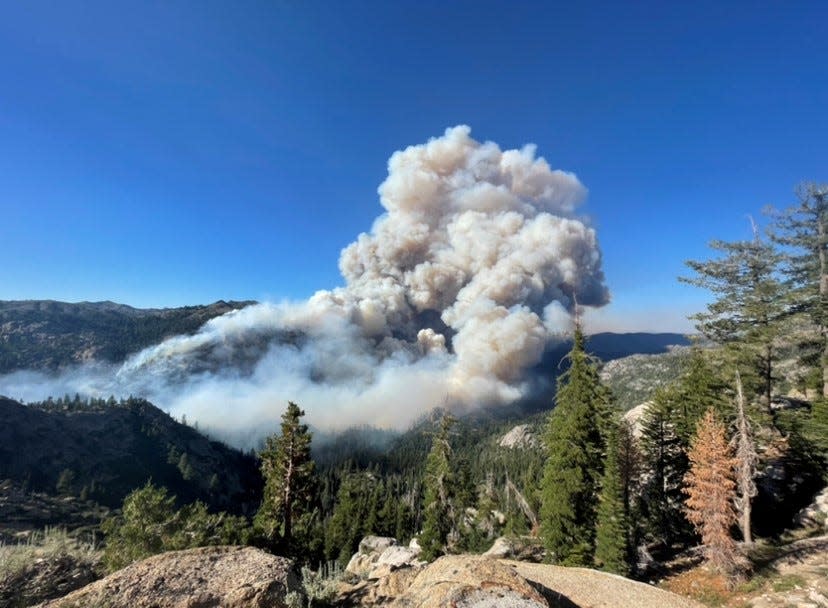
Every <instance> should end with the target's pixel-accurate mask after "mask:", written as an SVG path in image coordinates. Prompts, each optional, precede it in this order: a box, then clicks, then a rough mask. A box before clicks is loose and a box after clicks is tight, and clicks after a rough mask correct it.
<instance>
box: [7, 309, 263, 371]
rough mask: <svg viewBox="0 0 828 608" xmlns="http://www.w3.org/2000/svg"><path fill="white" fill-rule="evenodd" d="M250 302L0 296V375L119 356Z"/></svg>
mask: <svg viewBox="0 0 828 608" xmlns="http://www.w3.org/2000/svg"><path fill="white" fill-rule="evenodd" d="M249 304H252V302H232V301H231V302H224V301H220V302H215V303H213V304H209V305H205V306H185V307H182V308H164V309H140V308H132V307H131V306H126V305H124V304H115V303H114V302H80V303H77V304H70V303H67V302H55V301H51V300H24V301H0V374H4V373H8V372H11V371H15V370H20V369H37V370H56V369H59V368H62V367H66V366H68V365H72V364H76V363H81V362H87V361H93V360H97V361H106V362H111V363H117V362H120V361H123V360H124V359H125V358H126V356H127V355H129V354H130V353H134V352H137V351H139V350H141V349H143V348H145V347H147V346H150V345H152V344H157V343H158V342H160V341H161V340H163V339H164V338H167V337H170V336H173V335H178V334H189V333H193V332H195V331H196V330H197V329H198V328H199V327H201V326H202V325H203V324H204V323H206V322H207V321H209V320H210V319H212V318H214V317H217V316H219V315H223V314H225V313H227V312H229V311H231V310H237V309H239V308H243V307H245V306H247V305H249Z"/></svg>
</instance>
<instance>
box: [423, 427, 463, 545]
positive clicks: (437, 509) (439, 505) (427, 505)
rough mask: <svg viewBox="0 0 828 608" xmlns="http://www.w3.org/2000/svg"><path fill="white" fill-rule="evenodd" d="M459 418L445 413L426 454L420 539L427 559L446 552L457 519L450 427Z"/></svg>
mask: <svg viewBox="0 0 828 608" xmlns="http://www.w3.org/2000/svg"><path fill="white" fill-rule="evenodd" d="M456 422H457V419H456V418H454V417H453V416H452V415H451V414H448V413H445V414H443V416H442V418H441V419H440V426H439V429H438V431H437V433H435V435H434V436H433V439H432V444H431V450H430V451H429V453H428V457H427V458H426V465H425V474H424V477H423V486H424V490H425V502H424V504H423V510H424V517H423V531H422V534H420V537H419V542H420V547H422V556H423V559H426V560H428V561H430V560H432V559H434V558H435V557H437V556H439V555H441V554H442V553H444V552H445V549H446V543H447V540H448V537H449V533H450V532H451V531H452V528H453V524H454V521H455V511H454V507H455V506H454V495H453V492H454V486H455V482H456V476H455V472H454V470H453V466H452V465H453V463H452V460H453V458H452V449H451V429H452V427H453V426H454V425H455V423H456Z"/></svg>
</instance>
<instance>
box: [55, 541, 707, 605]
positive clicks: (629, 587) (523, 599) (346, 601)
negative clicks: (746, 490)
mask: <svg viewBox="0 0 828 608" xmlns="http://www.w3.org/2000/svg"><path fill="white" fill-rule="evenodd" d="M391 548H393V547H391ZM388 549H389V547H388V546H386V547H382V551H381V552H382V553H385V552H386V551H387V550H388ZM397 549H400V548H399V547H397ZM398 553H399V552H398ZM376 557H377V559H376V560H375V562H374V564H375V565H378V566H379V567H378V568H373V569H372V572H371V573H370V574H368V575H365V577H359V576H355V575H351V578H350V582H345V581H343V582H340V583H339V586H338V589H337V591H336V594H335V597H333V598H331V599H330V600H329V601H331V602H332V603H333V604H334V605H339V606H389V607H391V608H444V607H445V608H449V607H452V608H496V607H497V608H549V607H555V608H559V607H560V608H573V607H582V608H588V607H589V608H599V607H607V608H609V607H610V606H612V607H614V608H698V606H699V604H697V603H695V602H693V601H691V600H688V599H686V598H683V597H680V596H678V595H675V594H672V593H669V592H667V591H663V590H660V589H657V588H654V587H651V586H648V585H645V584H643V583H636V582H633V581H630V580H628V579H625V578H622V577H619V576H613V575H609V574H605V573H601V572H596V571H592V570H587V569H583V568H561V567H555V566H547V565H542V564H529V563H523V562H517V561H509V560H503V559H494V558H488V557H485V556H471V555H452V556H446V557H442V558H440V559H438V560H436V561H435V562H433V563H431V564H428V565H424V564H418V563H414V564H403V563H400V564H399V566H397V567H395V566H393V565H390V564H389V563H384V564H377V562H379V557H380V556H379V555H377V556H376ZM367 561H370V559H369V560H367ZM386 561H388V560H386ZM365 563H366V561H365V560H363V565H364V564H365ZM346 580H347V577H346ZM306 605H308V604H307V599H306V597H305V590H303V587H302V585H301V583H300V581H299V579H298V578H297V577H296V575H295V574H294V572H293V570H292V568H291V563H290V561H289V560H286V559H284V558H281V557H276V556H273V555H270V554H268V553H266V552H264V551H261V550H259V549H254V548H250V547H208V548H201V549H192V550H187V551H176V552H170V553H165V554H162V555H157V556H154V557H151V558H148V559H146V560H143V561H141V562H137V563H135V564H133V565H131V566H129V567H127V568H124V569H123V570H120V571H118V572H116V573H114V574H111V575H109V576H108V577H106V578H104V579H102V580H99V581H96V582H94V583H92V584H89V585H87V586H85V587H83V588H82V589H79V590H77V591H75V592H73V593H70V594H69V595H66V596H64V597H63V598H60V599H57V600H52V601H49V602H45V603H42V604H40V605H39V608H75V607H80V606H83V607H89V608H96V607H104V606H106V607H107V608H282V607H285V608H295V607H299V606H306ZM315 605H316V604H315Z"/></svg>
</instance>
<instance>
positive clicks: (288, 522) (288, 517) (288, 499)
mask: <svg viewBox="0 0 828 608" xmlns="http://www.w3.org/2000/svg"><path fill="white" fill-rule="evenodd" d="M294 451H295V450H294V438H293V436H291V438H290V450H289V451H288V466H287V471H286V472H285V492H284V508H285V521H284V523H285V532H284V535H283V537H282V538H283V539H284V540H285V542H286V543H287V544H290V541H291V535H292V532H293V531H292V529H291V528H292V527H293V526H292V524H293V521H292V519H293V518H292V515H293V465H294V460H295V454H294Z"/></svg>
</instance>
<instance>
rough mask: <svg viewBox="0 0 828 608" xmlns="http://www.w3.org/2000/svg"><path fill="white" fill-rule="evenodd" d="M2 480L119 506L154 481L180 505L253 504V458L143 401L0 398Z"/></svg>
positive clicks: (257, 480)
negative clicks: (28, 401) (24, 402)
mask: <svg viewBox="0 0 828 608" xmlns="http://www.w3.org/2000/svg"><path fill="white" fill-rule="evenodd" d="M0 419H2V421H3V424H2V425H0V480H2V479H11V480H14V481H15V482H16V483H18V484H22V485H23V486H24V487H27V488H28V489H30V490H33V491H40V492H46V493H48V494H57V495H64V496H76V497H81V498H83V499H84V500H86V499H89V500H92V501H95V502H98V503H101V504H103V505H107V506H109V507H116V506H120V504H121V502H122V501H123V499H124V497H125V496H126V495H127V494H129V493H130V492H131V491H132V490H134V489H135V488H137V487H140V486H142V485H143V484H145V483H147V482H148V481H150V480H152V481H153V482H154V483H156V484H159V485H163V486H166V487H168V488H169V489H170V491H171V492H173V493H174V494H176V495H177V496H178V498H179V500H180V501H182V502H190V501H193V500H196V499H200V500H202V501H203V502H205V503H207V504H208V505H210V506H211V507H213V508H218V509H224V510H229V511H233V512H238V513H244V512H249V511H250V510H251V509H253V508H255V507H256V506H258V501H259V500H260V497H261V477H260V475H259V471H258V465H257V462H256V459H255V458H254V457H252V456H250V455H247V454H244V453H242V452H239V451H238V450H235V449H233V448H230V447H227V446H226V445H224V444H221V443H219V442H217V441H212V440H210V439H208V438H207V437H204V436H203V435H202V434H201V433H199V432H198V431H197V430H195V429H193V428H191V427H189V426H187V425H184V424H181V423H180V422H177V421H175V420H173V419H172V418H171V417H170V416H169V415H168V414H166V413H165V412H162V411H161V410H159V409H158V408H156V407H155V406H153V405H152V404H150V403H148V402H147V401H144V400H141V399H132V398H130V399H126V400H121V401H115V400H114V399H112V400H108V401H107V400H92V401H81V400H80V398H77V399H69V398H67V399H65V400H64V398H62V397H60V398H58V399H57V400H49V401H47V402H44V403H35V404H29V405H22V404H20V403H17V402H15V401H11V400H9V399H5V398H2V397H0Z"/></svg>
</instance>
